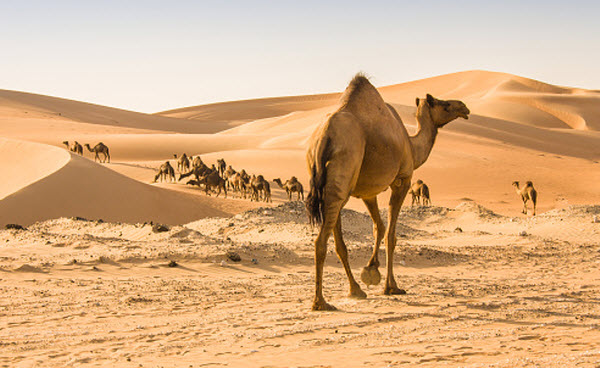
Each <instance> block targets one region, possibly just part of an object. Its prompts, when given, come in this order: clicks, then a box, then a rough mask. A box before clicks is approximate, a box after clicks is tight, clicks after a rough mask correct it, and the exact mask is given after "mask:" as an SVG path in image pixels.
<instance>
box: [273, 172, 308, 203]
mask: <svg viewBox="0 0 600 368" xmlns="http://www.w3.org/2000/svg"><path fill="white" fill-rule="evenodd" d="M273 181H274V182H275V183H277V185H279V187H280V188H281V189H285V193H286V194H287V196H288V200H290V201H291V200H292V194H293V193H294V192H296V193H297V194H298V198H297V199H296V200H298V201H299V200H300V197H302V200H304V188H303V187H302V184H300V182H299V181H298V178H296V177H295V176H292V178H291V179H290V180H286V181H285V183H281V179H279V178H277V179H273Z"/></svg>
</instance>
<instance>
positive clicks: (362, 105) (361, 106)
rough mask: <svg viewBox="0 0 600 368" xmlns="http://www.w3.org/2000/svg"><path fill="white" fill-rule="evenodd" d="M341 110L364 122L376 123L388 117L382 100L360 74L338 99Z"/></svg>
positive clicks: (367, 80)
mask: <svg viewBox="0 0 600 368" xmlns="http://www.w3.org/2000/svg"><path fill="white" fill-rule="evenodd" d="M340 103H341V105H342V108H345V109H347V110H350V111H351V112H352V113H353V114H355V115H356V116H357V117H359V118H362V119H365V120H366V121H374V120H375V121H376V120H379V119H381V118H382V117H384V116H387V115H389V111H388V109H387V106H386V104H385V102H384V101H383V98H382V97H381V95H380V94H379V92H378V91H377V89H376V88H375V87H374V86H373V85H372V84H371V82H369V79H367V77H365V76H364V75H363V74H362V73H358V74H356V75H355V76H354V78H352V80H351V81H350V84H348V87H346V90H345V91H344V93H343V94H342V97H341V99H340Z"/></svg>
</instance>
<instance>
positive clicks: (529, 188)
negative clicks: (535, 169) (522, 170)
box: [512, 181, 537, 216]
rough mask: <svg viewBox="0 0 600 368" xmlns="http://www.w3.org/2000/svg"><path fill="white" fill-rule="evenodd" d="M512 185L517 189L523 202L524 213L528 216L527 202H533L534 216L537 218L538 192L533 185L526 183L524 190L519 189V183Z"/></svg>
mask: <svg viewBox="0 0 600 368" xmlns="http://www.w3.org/2000/svg"><path fill="white" fill-rule="evenodd" d="M512 185H513V186H514V187H515V191H516V192H517V194H518V195H519V196H521V199H522V200H523V213H524V214H527V201H529V200H531V202H533V215H534V216H535V209H536V206H537V191H536V190H535V189H533V183H532V182H530V181H528V182H527V183H525V187H523V189H519V182H518V181H513V183H512Z"/></svg>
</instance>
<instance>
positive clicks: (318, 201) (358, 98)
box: [306, 74, 470, 310]
mask: <svg viewBox="0 0 600 368" xmlns="http://www.w3.org/2000/svg"><path fill="white" fill-rule="evenodd" d="M416 104H417V114H416V117H417V123H418V131H417V134H416V135H414V136H409V135H408V132H407V131H406V128H405V127H404V124H403V123H402V120H401V119H400V117H399V116H398V114H397V113H396V111H395V110H394V108H393V107H392V106H391V105H389V104H386V103H385V102H384V101H383V99H382V98H381V96H380V95H379V92H377V90H376V89H375V87H373V85H371V83H370V82H369V81H368V79H367V78H365V77H364V76H362V75H360V74H359V75H357V76H355V77H354V79H353V80H352V81H351V82H350V84H349V86H348V87H347V88H346V90H345V91H344V93H343V95H342V97H341V100H340V107H339V108H338V109H337V110H336V111H335V112H334V113H333V114H332V115H330V116H329V117H328V119H327V120H326V121H325V122H324V123H323V124H321V125H320V126H319V127H318V128H317V129H316V130H315V132H314V133H313V135H312V136H311V139H310V141H309V142H310V143H309V148H308V152H307V163H308V169H309V173H310V191H309V194H308V196H307V199H306V207H307V210H308V215H309V220H310V221H311V223H313V224H320V229H319V234H318V236H317V238H316V240H315V271H316V272H315V298H314V302H313V305H312V309H313V310H335V307H334V306H332V305H330V304H328V303H326V302H325V298H324V297H323V264H324V262H325V256H326V255H327V240H328V238H329V236H330V235H331V233H332V232H333V236H334V239H335V247H336V252H337V254H338V257H339V258H340V260H341V262H342V264H343V266H344V269H345V271H346V275H347V277H348V281H349V284H350V296H351V297H356V298H366V294H365V293H364V292H363V291H362V290H361V288H360V286H359V285H358V283H357V282H356V280H355V279H354V276H353V275H352V271H351V269H350V264H349V263H348V250H347V248H346V244H345V243H344V240H343V238H342V223H341V220H340V211H341V210H342V208H343V207H344V205H345V204H346V202H347V201H348V199H349V197H350V196H353V197H357V198H361V199H362V200H363V202H364V203H365V205H366V207H367V209H368V211H369V214H370V215H371V218H372V219H373V223H374V235H375V247H374V249H373V254H372V256H371V259H370V260H369V262H368V263H367V266H366V267H365V268H364V269H363V271H362V274H361V278H362V280H363V282H365V283H366V284H377V283H379V280H380V279H381V275H380V273H379V270H378V267H379V260H378V256H377V255H378V251H379V245H380V243H381V240H382V239H383V238H384V237H385V246H386V261H387V262H386V263H387V277H386V280H385V286H384V289H383V293H384V294H386V295H391V294H405V293H406V291H404V290H403V289H400V288H399V287H398V286H397V284H396V280H395V279H394V273H393V254H394V248H395V246H396V221H397V220H398V213H399V211H400V207H401V205H402V202H403V201H404V198H405V197H406V194H407V193H408V190H409V188H410V183H411V179H412V175H413V171H414V170H415V169H416V168H418V167H420V166H421V165H422V164H423V163H424V162H425V161H426V160H427V158H428V157H429V153H430V152H431V149H432V148H433V144H434V142H435V138H436V136H437V133H438V129H439V128H441V127H443V126H444V125H446V124H447V123H449V122H451V121H452V120H454V119H456V118H459V117H462V118H464V119H468V116H469V113H470V111H469V109H468V108H467V106H466V105H465V104H464V103H463V102H461V101H444V100H438V99H436V98H434V97H433V96H431V95H429V94H427V98H425V99H419V98H417V99H416ZM388 187H389V188H390V189H391V191H392V193H391V197H390V201H389V212H388V214H389V215H388V217H389V219H388V227H387V231H386V230H385V225H384V224H383V221H382V220H381V217H380V214H379V208H378V205H377V194H379V193H381V192H382V191H384V190H386V189H387V188H388ZM384 232H385V234H384Z"/></svg>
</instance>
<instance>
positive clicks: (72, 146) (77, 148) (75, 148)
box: [62, 141, 83, 156]
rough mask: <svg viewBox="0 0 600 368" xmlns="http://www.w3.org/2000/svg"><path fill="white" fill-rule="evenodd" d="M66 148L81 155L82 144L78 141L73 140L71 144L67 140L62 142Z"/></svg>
mask: <svg viewBox="0 0 600 368" xmlns="http://www.w3.org/2000/svg"><path fill="white" fill-rule="evenodd" d="M62 143H63V144H64V145H65V146H67V149H68V150H69V151H71V152H75V153H76V154H78V155H80V156H83V146H82V145H81V144H79V142H77V141H74V142H73V144H69V141H64V142H62Z"/></svg>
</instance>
